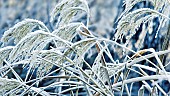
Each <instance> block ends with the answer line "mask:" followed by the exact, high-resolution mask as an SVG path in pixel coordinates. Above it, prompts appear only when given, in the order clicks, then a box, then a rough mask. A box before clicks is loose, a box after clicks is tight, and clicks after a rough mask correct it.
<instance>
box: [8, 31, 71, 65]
mask: <svg viewBox="0 0 170 96" xmlns="http://www.w3.org/2000/svg"><path fill="white" fill-rule="evenodd" d="M52 40H58V41H60V43H62V44H60V45H61V46H67V43H69V42H67V41H65V40H63V39H61V38H59V37H57V36H56V35H53V34H51V33H48V32H44V31H41V30H38V31H35V32H33V33H29V34H27V35H26V36H25V37H24V38H22V39H21V40H20V42H18V44H17V45H16V46H15V48H14V49H13V50H12V51H11V53H10V55H9V61H10V62H16V61H18V60H20V59H21V60H22V59H28V58H29V57H30V54H31V52H32V51H33V50H43V49H44V48H45V47H46V46H47V44H48V43H49V42H51V41H52ZM58 47H59V46H58Z"/></svg>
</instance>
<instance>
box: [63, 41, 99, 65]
mask: <svg viewBox="0 0 170 96" xmlns="http://www.w3.org/2000/svg"><path fill="white" fill-rule="evenodd" d="M95 43H96V39H95V38H88V39H84V40H81V41H78V42H76V43H74V44H73V45H72V46H71V47H70V48H69V49H68V50H66V51H65V52H64V56H67V57H69V58H73V61H74V62H76V64H77V65H78V64H80V63H82V60H83V59H82V58H84V55H85V53H86V52H87V51H88V50H89V48H91V47H92V46H93V45H94V44H95Z"/></svg>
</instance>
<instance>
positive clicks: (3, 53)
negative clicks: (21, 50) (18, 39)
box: [0, 46, 14, 67]
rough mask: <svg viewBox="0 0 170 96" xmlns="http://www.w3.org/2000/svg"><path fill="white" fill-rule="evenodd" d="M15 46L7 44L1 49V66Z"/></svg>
mask: <svg viewBox="0 0 170 96" xmlns="http://www.w3.org/2000/svg"><path fill="white" fill-rule="evenodd" d="M13 48H14V47H13V46H7V47H4V48H1V49H0V67H2V66H3V61H4V59H7V58H8V55H9V53H10V52H11V51H12V49H13Z"/></svg>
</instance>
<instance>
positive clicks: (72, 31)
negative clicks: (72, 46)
mask: <svg viewBox="0 0 170 96" xmlns="http://www.w3.org/2000/svg"><path fill="white" fill-rule="evenodd" d="M81 25H82V23H70V24H68V25H66V26H63V27H60V28H59V29H57V30H55V31H53V32H52V33H53V34H55V35H57V36H59V37H60V38H62V39H64V40H68V41H70V40H72V39H73V38H74V36H75V35H76V34H77V32H76V30H77V28H78V27H79V26H81Z"/></svg>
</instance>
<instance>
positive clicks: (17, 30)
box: [1, 19, 49, 44]
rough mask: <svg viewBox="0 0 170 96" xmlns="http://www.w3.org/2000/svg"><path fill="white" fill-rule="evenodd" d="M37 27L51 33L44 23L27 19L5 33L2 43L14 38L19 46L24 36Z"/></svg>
mask: <svg viewBox="0 0 170 96" xmlns="http://www.w3.org/2000/svg"><path fill="white" fill-rule="evenodd" d="M36 27H38V28H39V30H43V31H46V32H49V30H48V28H47V27H46V26H45V25H44V23H43V22H41V21H38V20H34V19H25V20H23V21H21V22H19V23H17V24H15V25H14V26H13V27H12V28H10V29H9V30H7V31H5V33H4V35H3V37H2V39H1V41H2V42H8V41H9V39H11V38H14V43H15V44H17V43H18V42H19V41H20V40H21V39H22V38H23V37H24V36H26V35H27V34H28V33H29V32H32V31H33V29H34V28H36Z"/></svg>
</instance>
